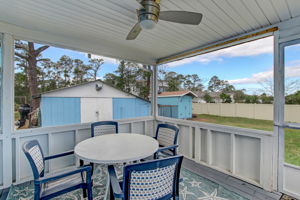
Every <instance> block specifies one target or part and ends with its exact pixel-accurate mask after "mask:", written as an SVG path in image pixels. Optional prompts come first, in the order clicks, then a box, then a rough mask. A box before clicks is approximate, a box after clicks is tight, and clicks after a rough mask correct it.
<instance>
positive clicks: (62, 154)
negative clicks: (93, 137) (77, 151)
mask: <svg viewBox="0 0 300 200" xmlns="http://www.w3.org/2000/svg"><path fill="white" fill-rule="evenodd" d="M71 154H74V151H67V152H63V153H59V154H55V155H52V156H46V157H45V158H44V159H45V160H50V159H54V158H59V157H63V156H68V155H71Z"/></svg>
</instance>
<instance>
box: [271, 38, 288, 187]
mask: <svg viewBox="0 0 300 200" xmlns="http://www.w3.org/2000/svg"><path fill="white" fill-rule="evenodd" d="M283 60H284V52H283V48H282V47H281V46H280V44H279V33H278V32H275V34H274V134H275V135H274V151H273V152H274V154H273V162H274V173H273V174H274V176H273V177H274V179H275V180H274V181H273V183H274V186H273V188H274V187H276V186H277V188H276V189H278V190H279V191H283V163H284V129H283V125H284V104H285V98H284V61H283ZM276 177H277V180H276Z"/></svg>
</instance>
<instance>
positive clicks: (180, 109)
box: [158, 91, 197, 119]
mask: <svg viewBox="0 0 300 200" xmlns="http://www.w3.org/2000/svg"><path fill="white" fill-rule="evenodd" d="M194 97H197V95H196V94H195V93H193V92H191V91H175V92H162V93H160V94H159V95H158V111H159V115H160V116H164V117H172V118H178V119H187V118H191V117H192V99H193V98H194Z"/></svg>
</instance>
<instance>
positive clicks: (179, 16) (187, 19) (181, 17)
mask: <svg viewBox="0 0 300 200" xmlns="http://www.w3.org/2000/svg"><path fill="white" fill-rule="evenodd" d="M159 19H161V20H165V21H169V22H175V23H180V24H190V25H198V24H200V22H201V20H202V14H201V13H195V12H187V11H161V12H160V14H159Z"/></svg>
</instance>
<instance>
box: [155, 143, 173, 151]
mask: <svg viewBox="0 0 300 200" xmlns="http://www.w3.org/2000/svg"><path fill="white" fill-rule="evenodd" d="M177 147H178V144H175V145H172V146H167V147H160V148H159V149H158V150H157V151H156V153H159V152H162V151H166V150H171V149H176V148H177Z"/></svg>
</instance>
